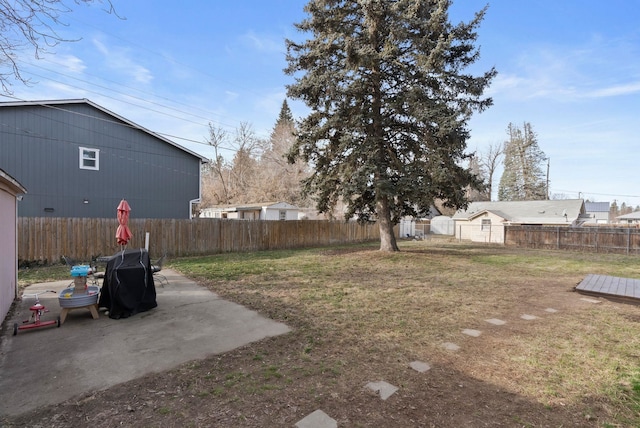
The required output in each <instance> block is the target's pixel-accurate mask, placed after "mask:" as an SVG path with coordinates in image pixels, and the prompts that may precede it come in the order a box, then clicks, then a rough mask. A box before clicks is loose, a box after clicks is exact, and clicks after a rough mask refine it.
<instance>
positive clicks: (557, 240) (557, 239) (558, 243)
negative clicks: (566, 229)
mask: <svg viewBox="0 0 640 428" xmlns="http://www.w3.org/2000/svg"><path fill="white" fill-rule="evenodd" d="M559 249H560V226H556V250H559Z"/></svg>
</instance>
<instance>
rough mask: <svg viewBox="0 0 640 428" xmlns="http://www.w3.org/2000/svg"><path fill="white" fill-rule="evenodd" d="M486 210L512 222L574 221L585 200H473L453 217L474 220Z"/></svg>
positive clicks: (555, 222) (559, 222) (549, 222)
mask: <svg viewBox="0 0 640 428" xmlns="http://www.w3.org/2000/svg"><path fill="white" fill-rule="evenodd" d="M485 212H491V213H494V214H496V215H498V216H500V217H502V218H503V219H505V221H508V222H511V223H519V224H562V223H567V222H569V223H572V222H574V221H576V220H578V219H579V218H580V215H581V214H582V213H583V212H584V202H583V200H582V199H558V200H543V201H495V202H471V203H470V204H469V207H468V208H467V209H466V210H460V211H458V212H456V213H455V214H454V216H453V219H454V220H472V219H473V218H475V217H477V216H478V215H481V214H483V213H485Z"/></svg>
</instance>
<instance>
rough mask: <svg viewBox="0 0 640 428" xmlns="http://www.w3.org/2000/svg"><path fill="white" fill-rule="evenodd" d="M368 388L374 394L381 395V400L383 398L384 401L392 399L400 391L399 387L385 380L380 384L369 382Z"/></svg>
mask: <svg viewBox="0 0 640 428" xmlns="http://www.w3.org/2000/svg"><path fill="white" fill-rule="evenodd" d="M366 386H367V388H369V389H370V390H372V391H373V392H376V393H379V394H380V398H382V399H383V400H386V399H387V398H389V397H391V396H392V395H393V394H394V393H395V392H396V391H397V390H398V388H397V387H395V386H393V385H391V384H390V383H387V382H385V381H383V380H381V381H378V382H369V383H368V384H367V385H366Z"/></svg>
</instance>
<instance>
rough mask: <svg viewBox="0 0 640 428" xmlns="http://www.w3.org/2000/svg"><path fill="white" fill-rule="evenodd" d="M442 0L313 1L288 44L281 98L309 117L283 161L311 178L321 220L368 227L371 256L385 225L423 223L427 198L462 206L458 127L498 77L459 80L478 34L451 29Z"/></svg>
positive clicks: (483, 102)
mask: <svg viewBox="0 0 640 428" xmlns="http://www.w3.org/2000/svg"><path fill="white" fill-rule="evenodd" d="M450 6H451V1H450V0H384V1H383V0H311V1H310V2H309V3H308V4H307V5H306V6H305V11H306V12H307V13H308V17H307V18H306V19H304V20H303V21H302V22H300V23H298V24H296V27H297V28H298V29H299V30H301V31H302V32H303V33H305V34H307V35H310V38H309V39H307V40H305V41H303V42H300V43H298V42H295V41H292V40H287V61H288V67H287V69H286V72H287V73H288V74H290V75H292V76H294V77H295V82H294V83H293V84H291V85H290V86H289V87H288V94H289V96H290V97H292V98H294V99H301V100H303V101H304V102H305V103H306V105H307V106H308V107H309V108H310V109H311V113H310V114H309V115H308V116H307V117H306V118H304V119H302V121H301V122H300V124H299V129H298V133H297V141H296V145H295V146H294V147H293V148H292V150H291V151H290V153H289V154H290V156H289V158H290V160H295V159H296V158H298V157H301V158H302V159H304V160H305V161H307V162H309V163H310V164H311V166H312V167H313V168H314V171H313V173H312V175H311V176H310V177H309V178H308V179H306V180H305V181H304V189H305V191H306V192H307V193H308V194H310V195H313V197H314V198H316V202H317V208H318V210H319V211H320V212H329V211H331V208H332V207H333V206H335V204H336V203H337V202H339V201H342V202H343V203H345V205H346V207H347V209H346V213H345V217H346V218H352V217H354V216H355V217H357V218H358V220H359V221H376V220H377V221H378V222H379V225H380V235H381V242H380V249H381V250H383V251H396V250H397V249H398V247H397V244H396V240H395V236H394V234H393V226H394V224H395V223H396V222H398V221H399V219H400V218H401V217H402V216H405V215H423V214H426V213H427V212H428V211H429V208H430V206H431V204H432V203H433V201H434V199H436V198H438V199H441V200H443V201H445V204H447V205H448V206H454V207H460V206H465V204H466V203H467V200H466V197H465V194H466V189H467V187H468V186H470V185H471V186H477V185H479V183H478V180H477V179H476V178H475V176H474V175H473V174H471V173H470V172H469V171H468V170H467V169H465V167H464V166H462V165H463V164H464V162H463V161H464V159H465V158H466V154H465V148H466V140H467V139H468V137H469V131H468V129H467V121H468V120H469V118H470V116H471V114H472V113H473V112H474V111H481V110H483V109H484V108H486V107H488V106H490V105H491V102H492V101H491V99H490V98H483V92H484V89H485V88H486V87H487V86H488V85H489V83H490V81H491V79H492V78H493V76H494V75H495V74H496V72H495V70H494V69H491V70H489V71H487V72H485V73H484V74H482V75H480V76H473V75H471V74H468V73H465V69H466V67H467V66H469V65H471V64H472V63H474V62H475V61H476V60H477V59H478V57H479V52H478V50H477V48H476V47H475V46H474V42H475V41H476V39H477V33H476V29H477V27H478V25H479V24H480V22H481V21H482V18H483V16H484V13H485V10H484V9H483V10H482V11H480V12H478V13H477V14H476V15H475V17H474V19H473V20H471V21H470V22H469V23H459V24H457V25H452V24H451V23H450V22H449V17H448V10H449V7H450Z"/></svg>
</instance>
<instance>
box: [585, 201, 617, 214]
mask: <svg viewBox="0 0 640 428" xmlns="http://www.w3.org/2000/svg"><path fill="white" fill-rule="evenodd" d="M610 205H611V204H610V203H609V202H585V203H584V210H585V211H586V212H588V213H608V212H609V206H610Z"/></svg>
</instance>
